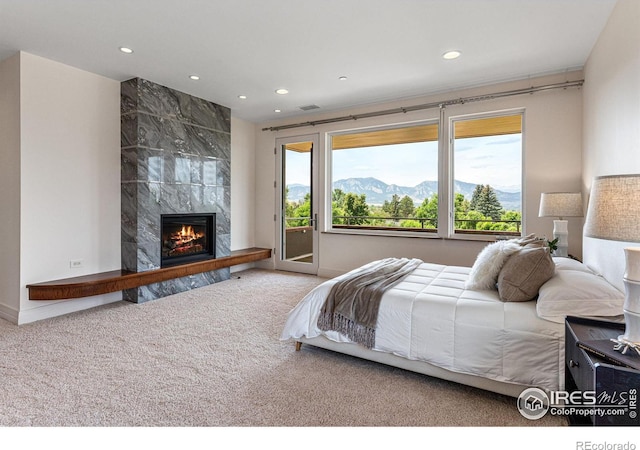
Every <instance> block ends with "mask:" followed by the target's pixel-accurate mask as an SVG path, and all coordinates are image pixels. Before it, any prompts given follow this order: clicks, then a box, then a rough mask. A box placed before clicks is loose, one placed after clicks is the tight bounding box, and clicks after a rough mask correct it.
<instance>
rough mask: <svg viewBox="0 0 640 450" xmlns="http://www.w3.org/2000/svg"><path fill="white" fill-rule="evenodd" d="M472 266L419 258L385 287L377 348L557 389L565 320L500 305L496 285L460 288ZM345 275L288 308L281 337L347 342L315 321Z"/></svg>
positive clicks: (530, 305)
mask: <svg viewBox="0 0 640 450" xmlns="http://www.w3.org/2000/svg"><path fill="white" fill-rule="evenodd" d="M364 267H366V266H364ZM359 270H361V268H359V269H356V270H354V271H352V272H350V273H353V272H356V271H359ZM470 270H471V269H470V268H468V267H456V266H443V265H439V264H430V263H423V264H421V265H420V266H419V267H418V268H417V269H416V270H415V271H414V272H413V273H411V274H410V275H408V276H407V277H406V278H404V280H402V281H401V282H399V283H398V284H396V285H395V286H393V287H392V288H391V289H390V290H388V291H387V292H386V293H385V294H384V295H383V297H382V302H381V304H380V310H379V314H378V323H377V327H376V344H375V347H374V350H377V351H382V352H389V353H393V354H395V355H398V356H401V357H404V358H408V359H412V360H420V361H425V362H428V363H430V364H433V365H436V366H439V367H441V368H444V369H447V370H450V371H454V372H459V373H465V374H472V375H478V376H481V377H485V378H489V379H493V380H496V381H502V382H509V383H517V384H522V385H527V386H536V387H540V388H543V389H548V390H559V389H562V388H563V387H564V325H562V324H558V323H553V322H550V321H547V320H543V319H540V318H539V317H538V316H537V314H536V302H535V301H529V302H521V303H509V302H507V303H505V302H502V301H500V299H499V297H498V293H497V291H494V290H478V291H472V290H466V289H464V283H465V280H466V279H467V276H468V274H469V272H470ZM347 275H349V274H345V275H343V276H341V277H337V278H334V279H332V280H328V281H326V282H325V283H323V284H321V285H319V286H318V287H316V288H315V289H314V290H313V291H311V292H310V293H309V294H308V295H306V296H305V297H304V298H303V299H302V300H301V301H300V303H299V304H298V305H297V306H296V307H295V308H294V309H293V310H292V311H291V312H290V313H289V316H288V319H287V321H286V324H285V327H284V330H283V332H282V335H281V339H282V340H288V339H296V338H300V337H307V338H313V337H316V336H319V335H325V336H326V337H327V338H328V339H331V340H333V341H336V342H349V339H348V338H346V337H345V336H343V335H340V334H338V333H337V332H334V331H328V332H323V331H321V330H320V329H319V328H318V326H317V321H318V315H319V311H320V308H321V307H322V305H323V303H324V299H325V298H326V296H327V294H328V293H329V291H330V289H331V287H332V286H333V284H335V283H336V281H337V280H340V279H342V278H344V277H346V276H347Z"/></svg>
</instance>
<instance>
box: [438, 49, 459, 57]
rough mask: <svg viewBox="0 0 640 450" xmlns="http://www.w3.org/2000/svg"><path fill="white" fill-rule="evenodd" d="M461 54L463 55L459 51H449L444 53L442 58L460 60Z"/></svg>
mask: <svg viewBox="0 0 640 450" xmlns="http://www.w3.org/2000/svg"><path fill="white" fill-rule="evenodd" d="M461 54H462V53H460V52H459V51H458V50H451V51H448V52H446V53H444V54H443V55H442V57H443V58H444V59H456V58H458V57H459V56H460V55H461Z"/></svg>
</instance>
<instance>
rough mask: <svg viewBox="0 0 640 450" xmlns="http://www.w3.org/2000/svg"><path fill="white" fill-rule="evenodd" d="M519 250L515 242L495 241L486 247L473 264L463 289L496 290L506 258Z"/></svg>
mask: <svg viewBox="0 0 640 450" xmlns="http://www.w3.org/2000/svg"><path fill="white" fill-rule="evenodd" d="M521 248H522V246H521V245H520V244H519V243H518V242H517V241H515V240H508V241H497V242H493V243H491V244H489V245H487V246H486V247H485V248H483V249H482V251H481V252H480V253H479V254H478V257H477V258H476V261H475V262H474V263H473V266H472V267H471V272H470V273H469V278H468V279H467V281H466V282H465V285H464V287H465V289H497V288H496V283H497V282H498V275H500V269H502V266H503V265H504V263H505V262H506V261H507V258H509V256H511V255H512V254H513V253H515V252H517V251H518V250H520V249H521Z"/></svg>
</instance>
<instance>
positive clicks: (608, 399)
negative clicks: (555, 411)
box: [565, 317, 640, 426]
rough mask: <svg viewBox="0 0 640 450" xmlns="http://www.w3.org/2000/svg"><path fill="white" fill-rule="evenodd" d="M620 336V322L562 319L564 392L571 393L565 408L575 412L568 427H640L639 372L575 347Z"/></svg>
mask: <svg viewBox="0 0 640 450" xmlns="http://www.w3.org/2000/svg"><path fill="white" fill-rule="evenodd" d="M623 333H624V324H622V323H616V322H608V321H601V320H592V319H583V318H578V317H567V318H566V320H565V363H566V367H565V389H566V391H567V392H569V393H573V396H571V400H570V404H569V405H568V406H567V407H569V408H570V407H571V406H573V405H576V409H577V410H578V413H576V414H572V415H570V416H569V423H570V424H571V425H596V426H601V425H614V426H620V425H635V426H637V425H640V419H639V418H638V416H637V414H638V413H640V404H638V402H639V401H640V371H639V370H635V369H630V368H628V367H623V366H621V365H617V364H615V363H613V362H610V361H608V360H606V359H604V358H601V357H599V356H598V355H596V354H594V353H592V352H587V351H585V350H584V349H582V348H580V347H579V346H578V342H580V341H589V340H599V339H605V340H608V339H610V338H616V337H618V336H619V335H620V334H623ZM611 348H612V349H613V342H612V343H611ZM638 359H639V360H640V356H638ZM580 392H582V395H580ZM594 404H595V405H594ZM590 405H591V406H593V407H590ZM578 406H579V407H578ZM583 412H584V413H586V412H590V414H585V415H583V414H581V413H583Z"/></svg>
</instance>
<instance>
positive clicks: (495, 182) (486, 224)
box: [451, 113, 522, 236]
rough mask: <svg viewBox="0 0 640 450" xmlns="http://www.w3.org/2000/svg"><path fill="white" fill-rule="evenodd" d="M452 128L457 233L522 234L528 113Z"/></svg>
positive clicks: (460, 122) (462, 121)
mask: <svg viewBox="0 0 640 450" xmlns="http://www.w3.org/2000/svg"><path fill="white" fill-rule="evenodd" d="M451 123H452V127H451V128H452V131H451V134H452V136H453V138H452V152H451V153H452V166H453V202H452V204H453V205H454V221H453V232H454V234H457V235H462V234H466V235H474V234H476V235H478V234H485V235H486V234H496V235H517V236H519V235H521V233H522V113H518V114H513V113H511V114H508V115H497V116H495V115H494V116H486V115H484V116H481V117H478V116H476V117H471V118H469V117H467V118H452V119H451Z"/></svg>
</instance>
